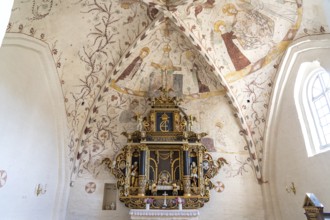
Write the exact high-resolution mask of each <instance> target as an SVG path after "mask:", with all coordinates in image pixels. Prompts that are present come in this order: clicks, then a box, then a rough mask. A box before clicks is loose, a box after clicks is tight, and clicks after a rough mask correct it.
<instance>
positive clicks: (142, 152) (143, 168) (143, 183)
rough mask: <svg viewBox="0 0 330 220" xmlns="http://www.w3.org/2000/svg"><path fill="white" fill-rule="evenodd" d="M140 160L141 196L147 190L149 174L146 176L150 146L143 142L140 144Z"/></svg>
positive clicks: (139, 192)
mask: <svg viewBox="0 0 330 220" xmlns="http://www.w3.org/2000/svg"><path fill="white" fill-rule="evenodd" d="M139 148H140V160H139V191H138V195H139V196H144V194H145V192H146V184H147V176H146V162H147V149H148V147H147V146H146V145H145V144H143V145H140V147H139Z"/></svg>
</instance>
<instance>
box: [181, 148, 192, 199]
mask: <svg viewBox="0 0 330 220" xmlns="http://www.w3.org/2000/svg"><path fill="white" fill-rule="evenodd" d="M182 150H183V151H182V153H183V194H184V196H190V166H189V165H190V164H189V161H190V160H189V145H188V144H184V145H183V146H182Z"/></svg>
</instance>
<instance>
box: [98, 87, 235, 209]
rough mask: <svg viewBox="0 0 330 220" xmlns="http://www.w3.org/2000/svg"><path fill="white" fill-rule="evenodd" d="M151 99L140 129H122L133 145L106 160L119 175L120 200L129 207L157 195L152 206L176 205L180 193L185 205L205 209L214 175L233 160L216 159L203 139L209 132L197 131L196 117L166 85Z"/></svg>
mask: <svg viewBox="0 0 330 220" xmlns="http://www.w3.org/2000/svg"><path fill="white" fill-rule="evenodd" d="M150 101H151V102H150V103H151V105H152V106H151V110H150V112H149V114H144V115H145V116H146V117H144V118H143V121H140V122H139V124H138V125H139V126H137V127H136V129H137V130H136V131H134V132H131V133H128V132H123V133H122V134H123V135H124V136H125V137H126V138H127V140H128V144H127V145H126V146H125V147H124V148H123V149H122V150H121V151H120V152H119V153H118V154H117V156H116V157H115V159H114V160H112V159H110V158H105V159H103V160H102V164H104V165H105V166H106V167H107V168H108V169H109V170H110V172H111V173H112V174H113V175H114V176H115V177H116V178H117V187H118V189H119V195H120V196H119V199H120V201H122V202H123V203H125V205H126V206H127V207H129V208H145V202H144V201H145V199H146V198H151V199H153V202H152V204H151V207H150V208H154V209H157V208H166V209H174V208H178V205H177V203H176V202H175V199H176V198H177V197H178V196H179V197H180V198H184V199H185V201H186V202H185V204H183V208H185V209H188V208H189V209H193V208H201V207H203V206H204V204H205V203H206V202H208V201H209V200H210V190H211V189H213V188H214V187H215V185H214V184H213V183H212V182H211V179H212V178H213V177H214V176H215V175H216V174H217V173H218V172H219V170H220V169H221V168H222V167H223V166H224V165H225V164H228V163H227V161H226V160H225V159H224V158H219V159H217V160H216V161H214V160H213V158H212V156H211V155H210V154H209V153H208V152H207V150H206V148H205V147H204V146H203V145H202V144H201V139H202V138H203V137H204V136H206V135H207V134H206V133H203V132H202V133H195V132H194V131H192V129H193V121H195V120H196V118H195V117H194V116H191V115H190V116H188V115H187V114H186V113H184V112H183V110H182V109H181V108H179V107H178V105H179V104H180V101H178V100H177V99H176V98H175V97H170V95H169V91H167V90H166V89H162V90H161V95H160V96H159V97H157V98H154V99H150ZM141 118H142V117H141ZM141 118H140V119H141ZM156 123H158V125H157V124H156ZM141 152H143V154H141ZM141 155H142V156H143V158H144V156H145V165H144V166H143V167H141V164H140V162H139V161H140V160H141V158H140V157H141ZM142 168H143V169H145V170H142ZM141 174H143V175H141ZM164 192H166V193H165V194H164ZM165 196H166V197H165ZM165 198H166V199H165ZM165 203H166V204H165Z"/></svg>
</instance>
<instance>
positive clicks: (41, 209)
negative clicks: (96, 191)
mask: <svg viewBox="0 0 330 220" xmlns="http://www.w3.org/2000/svg"><path fill="white" fill-rule="evenodd" d="M7 36H8V37H7V38H6V39H5V40H4V42H3V43H4V44H3V46H2V48H0V70H1V71H0V78H1V80H0V102H1V105H0V121H1V123H0V132H1V135H0V174H1V184H0V198H1V199H0V213H1V214H0V219H17V220H20V219H24V220H27V219H31V220H34V219H63V216H64V215H65V211H66V197H67V195H65V194H67V192H66V187H65V185H68V181H67V183H65V179H66V173H68V172H66V170H67V169H65V165H64V163H65V158H66V157H65V154H64V149H65V146H66V145H65V143H64V134H65V131H66V129H65V125H66V122H65V114H64V102H63V98H62V95H61V89H60V85H59V81H58V76H57V74H56V71H55V70H54V69H55V67H54V63H53V61H52V57H51V55H50V51H49V48H48V46H47V45H46V44H44V43H40V42H38V41H36V40H35V39H33V38H30V37H24V36H17V35H15V34H13V35H10V36H9V35H7ZM38 184H41V186H42V188H43V189H45V190H46V191H45V192H44V194H40V195H39V196H37V195H36V193H35V188H36V186H37V185H38Z"/></svg>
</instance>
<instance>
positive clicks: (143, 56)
mask: <svg viewBox="0 0 330 220" xmlns="http://www.w3.org/2000/svg"><path fill="white" fill-rule="evenodd" d="M146 56H148V53H147V52H146V51H142V52H141V54H140V57H141V58H142V59H143V58H145V57H146Z"/></svg>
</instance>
